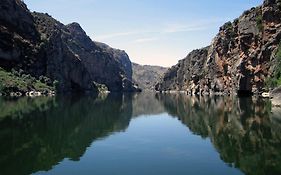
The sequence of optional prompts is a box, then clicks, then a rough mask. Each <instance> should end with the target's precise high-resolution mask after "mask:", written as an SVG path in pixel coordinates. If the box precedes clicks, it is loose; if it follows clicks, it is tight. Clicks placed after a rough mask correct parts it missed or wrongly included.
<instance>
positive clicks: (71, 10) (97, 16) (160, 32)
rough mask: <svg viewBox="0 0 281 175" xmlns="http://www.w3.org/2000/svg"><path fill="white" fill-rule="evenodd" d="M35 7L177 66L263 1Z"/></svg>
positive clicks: (48, 0) (49, 1) (138, 55)
mask: <svg viewBox="0 0 281 175" xmlns="http://www.w3.org/2000/svg"><path fill="white" fill-rule="evenodd" d="M24 1H25V3H26V4H27V6H28V8H29V9H30V10H31V11H37V12H44V13H49V14H50V15H51V16H52V17H54V18H56V19H57V20H59V21H60V22H62V23H64V24H69V23H71V22H78V23H79V24H80V25H81V26H82V28H83V29H84V30H85V31H86V33H87V34H88V35H89V36H90V37H91V39H92V40H94V41H99V42H104V43H106V44H108V45H110V46H111V47H114V48H118V49H121V50H125V51H126V52H127V53H128V55H129V56H130V59H131V61H133V62H136V63H139V64H147V65H160V66H166V67H168V66H172V65H175V64H176V63H177V62H178V60H180V59H183V58H184V57H185V56H186V55H187V54H188V53H189V52H190V51H192V50H194V49H199V48H202V47H205V46H208V45H209V44H210V43H211V41H212V39H213V38H214V37H215V35H216V34H217V33H218V30H219V27H220V26H222V25H223V24H224V23H225V22H227V21H233V20H234V19H235V18H237V17H239V16H240V15H241V14H242V13H243V12H244V11H245V10H247V9H250V8H252V7H255V6H258V5H261V4H262V2H263V1H262V0H24Z"/></svg>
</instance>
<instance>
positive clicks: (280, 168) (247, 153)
mask: <svg viewBox="0 0 281 175" xmlns="http://www.w3.org/2000/svg"><path fill="white" fill-rule="evenodd" d="M157 98H158V99H159V101H161V102H162V103H163V105H164V106H165V108H166V110H167V111H168V112H169V113H170V114H171V115H173V116H175V117H178V118H179V119H180V120H181V121H182V123H184V124H185V125H186V126H187V127H188V128H190V130H191V131H192V132H194V133H195V134H198V135H200V136H202V137H203V138H206V137H209V138H210V139H211V141H212V143H213V145H214V147H215V148H216V150H217V151H218V152H219V153H220V157H221V159H222V160H224V162H226V163H228V164H229V166H233V167H236V168H239V169H240V170H241V171H242V172H244V173H245V174H247V175H265V174H266V175H273V174H280V173H281V132H280V131H281V120H278V113H276V112H274V110H273V113H271V104H270V101H268V100H264V99H258V98H240V99H237V98H234V97H224V98H222V97H220V98H219V97H216V98H204V97H201V98H196V97H187V96H183V95H179V94H174V95H157ZM275 110H276V109H275Z"/></svg>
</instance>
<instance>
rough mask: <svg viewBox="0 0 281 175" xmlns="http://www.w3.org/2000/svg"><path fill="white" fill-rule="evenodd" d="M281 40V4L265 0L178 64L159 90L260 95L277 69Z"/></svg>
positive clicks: (274, 0)
mask: <svg viewBox="0 0 281 175" xmlns="http://www.w3.org/2000/svg"><path fill="white" fill-rule="evenodd" d="M280 39H281V2H280V1H279V0H265V1H264V3H263V5H262V6H259V7H256V8H252V9H251V10H248V11H246V12H244V14H243V15H242V16H240V17H239V18H237V19H235V20H234V21H233V22H232V23H231V22H228V23H226V24H225V25H223V26H222V27H221V28H220V30H219V33H218V34H217V36H216V37H215V38H214V39H213V41H212V43H211V45H210V47H208V48H203V49H200V50H195V51H193V52H191V54H189V55H188V56H187V57H186V58H185V59H184V60H181V61H179V63H178V64H177V65H176V66H174V67H172V68H171V69H170V70H169V71H168V72H167V73H166V75H165V76H164V79H163V80H162V81H161V82H160V83H159V84H158V85H157V86H156V90H158V91H169V90H183V91H187V92H189V93H194V92H195V93H201V94H202V93H205V94H208V93H213V92H219V93H233V92H234V93H235V92H238V93H246V94H251V93H259V92H261V91H263V88H264V87H265V84H266V83H265V82H266V80H267V78H268V77H270V76H271V75H272V74H273V72H274V70H275V69H276V67H275V66H274V65H275V64H274V63H275V62H276V58H275V54H276V52H277V49H278V45H279V43H280ZM197 69H199V70H197Z"/></svg>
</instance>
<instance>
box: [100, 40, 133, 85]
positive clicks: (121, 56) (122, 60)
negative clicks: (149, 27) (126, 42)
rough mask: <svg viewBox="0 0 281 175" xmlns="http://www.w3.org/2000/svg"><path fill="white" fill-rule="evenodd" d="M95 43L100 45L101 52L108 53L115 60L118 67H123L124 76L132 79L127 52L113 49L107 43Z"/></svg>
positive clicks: (130, 64) (130, 63)
mask: <svg viewBox="0 0 281 175" xmlns="http://www.w3.org/2000/svg"><path fill="white" fill-rule="evenodd" d="M95 44H96V45H97V46H98V47H100V48H101V49H102V50H103V52H106V53H108V54H110V55H111V56H112V57H113V58H114V60H116V61H117V62H118V63H119V65H120V67H121V68H122V69H123V71H124V73H125V76H126V77H127V78H128V79H129V80H132V75H133V71H132V62H131V60H130V58H129V56H128V54H127V53H126V52H125V51H124V50H119V49H114V48H112V47H110V46H108V45H107V44H104V43H100V42H95Z"/></svg>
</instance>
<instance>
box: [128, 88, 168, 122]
mask: <svg viewBox="0 0 281 175" xmlns="http://www.w3.org/2000/svg"><path fill="white" fill-rule="evenodd" d="M164 112H165V109H164V106H163V105H162V104H161V103H160V102H159V101H158V100H157V99H156V98H155V93H154V92H144V93H137V94H134V97H133V117H138V116H140V115H157V114H161V113H164Z"/></svg>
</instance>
